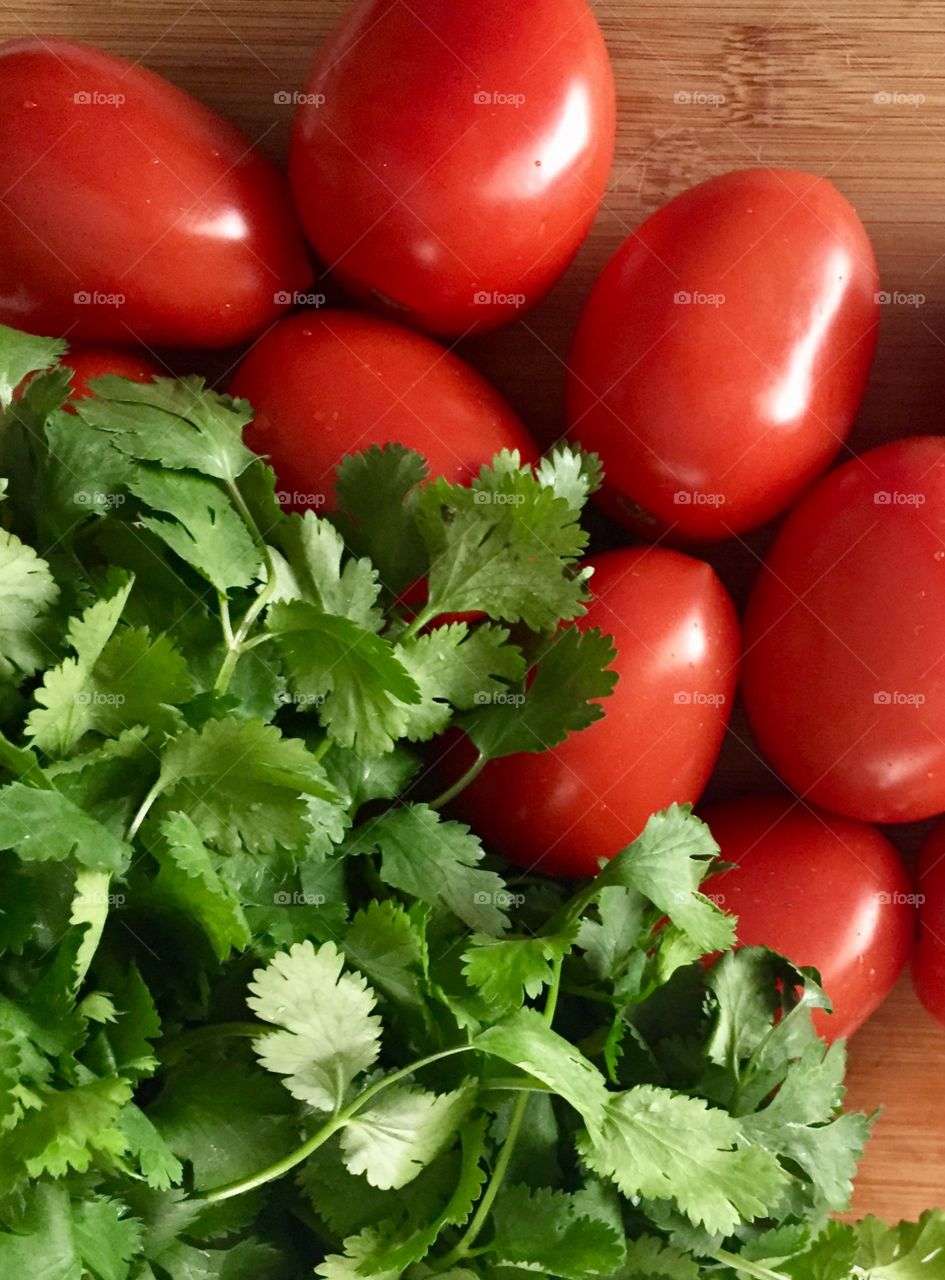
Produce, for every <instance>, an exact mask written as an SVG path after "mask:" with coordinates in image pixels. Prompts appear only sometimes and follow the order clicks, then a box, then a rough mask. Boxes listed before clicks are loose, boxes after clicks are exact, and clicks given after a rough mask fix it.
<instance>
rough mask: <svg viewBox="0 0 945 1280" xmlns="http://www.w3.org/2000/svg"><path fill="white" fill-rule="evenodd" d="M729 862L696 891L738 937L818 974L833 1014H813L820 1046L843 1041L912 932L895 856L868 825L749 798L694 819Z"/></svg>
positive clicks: (885, 991) (885, 989)
mask: <svg viewBox="0 0 945 1280" xmlns="http://www.w3.org/2000/svg"><path fill="white" fill-rule="evenodd" d="M701 817H703V818H704V819H705V821H706V822H707V823H708V825H709V828H710V830H711V832H712V834H713V836H714V837H715V839H716V840H717V841H718V844H719V848H720V849H721V851H722V858H723V859H724V860H725V861H726V862H733V863H735V864H736V865H735V866H734V868H733V869H732V870H731V871H719V872H717V873H716V874H715V875H714V876H710V877H709V879H708V880H707V881H706V882H705V884H704V885H703V892H704V893H707V894H710V895H712V896H713V897H714V898H715V899H716V900H717V901H718V902H719V904H720V905H721V906H723V907H724V909H725V910H726V911H730V912H732V914H733V915H736V916H738V940H739V942H740V943H742V944H743V945H745V946H752V947H770V948H771V949H772V950H773V951H778V952H780V953H781V955H784V956H787V958H788V959H789V960H791V961H793V962H794V964H796V965H812V966H813V967H814V968H815V969H817V970H819V972H820V976H821V978H822V980H823V985H824V990H825V991H826V993H827V995H828V996H829V997H830V1000H831V1002H832V1004H833V1013H832V1014H828V1013H827V1012H826V1011H825V1010H822V1009H817V1010H815V1011H814V1023H815V1025H816V1027H817V1030H818V1032H819V1033H820V1034H821V1035H822V1036H824V1038H825V1039H827V1040H839V1039H841V1038H842V1037H846V1036H851V1035H852V1034H853V1033H854V1031H856V1030H857V1029H858V1028H859V1027H861V1026H862V1025H863V1023H864V1022H865V1021H866V1019H867V1018H868V1017H870V1015H871V1014H873V1013H875V1012H876V1010H877V1009H878V1008H879V1006H880V1005H881V1004H882V1002H883V1001H884V1000H885V999H886V997H887V996H888V995H889V993H890V991H891V990H892V989H893V987H894V986H895V985H896V981H897V980H898V978H899V976H900V974H901V973H902V971H903V969H904V967H905V965H906V961H907V960H908V959H909V952H910V950H911V948H912V940H913V937H914V936H915V906H914V903H915V897H914V894H913V892H912V885H911V883H910V881H909V876H908V875H907V873H906V869H905V867H904V866H903V863H902V859H901V858H900V856H899V854H898V852H897V851H896V849H895V848H894V847H893V845H892V844H891V843H890V842H889V841H888V840H887V839H886V837H885V836H884V835H883V834H882V833H881V832H879V831H877V830H876V828H875V827H871V826H868V825H867V824H866V823H864V822H852V821H851V820H850V819H849V818H837V817H835V816H834V815H833V814H829V813H824V812H822V811H821V810H817V809H808V808H805V807H804V806H803V805H801V804H799V803H798V802H797V801H796V800H794V799H792V798H791V797H783V796H749V797H747V798H745V799H743V800H733V801H730V802H729V803H727V804H719V805H714V806H711V807H709V808H708V809H706V810H705V812H704V813H702V814H701Z"/></svg>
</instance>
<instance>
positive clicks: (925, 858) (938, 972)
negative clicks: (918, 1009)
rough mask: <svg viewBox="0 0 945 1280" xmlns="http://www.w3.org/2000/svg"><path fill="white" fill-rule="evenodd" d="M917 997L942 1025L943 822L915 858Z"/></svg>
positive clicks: (944, 1009) (944, 986)
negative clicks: (917, 891)
mask: <svg viewBox="0 0 945 1280" xmlns="http://www.w3.org/2000/svg"><path fill="white" fill-rule="evenodd" d="M912 978H913V981H914V982H915V989H916V991H917V992H918V993H919V998H920V1000H921V1001H922V1003H923V1004H924V1005H925V1007H926V1009H928V1011H929V1013H931V1014H932V1015H933V1017H936V1018H938V1020H939V1022H943V1023H945V823H939V825H938V826H937V827H936V828H935V830H934V831H933V832H932V834H931V835H930V836H929V838H928V840H927V842H926V844H925V847H924V848H923V850H922V856H921V857H920V858H919V940H918V942H917V944H916V949H915V952H914V954H913V957H912Z"/></svg>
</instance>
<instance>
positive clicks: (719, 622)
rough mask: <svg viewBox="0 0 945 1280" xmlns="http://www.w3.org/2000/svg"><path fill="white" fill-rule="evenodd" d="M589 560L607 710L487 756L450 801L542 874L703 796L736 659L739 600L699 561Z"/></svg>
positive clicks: (589, 869) (592, 617)
mask: <svg viewBox="0 0 945 1280" xmlns="http://www.w3.org/2000/svg"><path fill="white" fill-rule="evenodd" d="M588 563H590V564H591V565H593V567H594V576H593V578H592V579H591V590H592V591H593V593H594V600H593V602H592V603H591V604H590V606H589V608H588V611H587V614H586V616H585V617H584V618H582V619H580V620H579V621H578V623H577V624H576V625H577V626H579V627H580V628H582V629H586V628H589V627H598V628H599V629H600V630H601V631H603V632H604V633H606V634H608V635H612V636H613V637H614V641H615V644H616V648H617V659H616V661H615V663H614V669H615V670H616V671H617V672H618V674H619V680H618V683H617V686H616V689H615V691H614V693H613V694H612V695H611V697H609V698H607V699H605V700H604V702H603V707H604V712H605V714H604V717H603V719H601V720H598V721H597V722H596V723H595V724H593V725H591V727H590V728H589V729H585V730H583V731H582V732H580V733H572V734H571V735H570V736H569V737H568V738H567V739H566V740H565V741H564V742H563V743H562V744H561V745H560V746H558V747H553V748H551V749H550V750H549V751H545V752H542V753H540V754H535V755H526V754H522V755H515V756H508V757H506V758H505V759H502V760H495V761H492V762H491V763H490V764H488V765H486V767H485V769H484V770H483V771H482V773H480V775H479V777H478V778H477V779H476V780H475V781H474V782H473V783H472V785H471V786H469V787H467V788H466V790H465V791H463V792H462V793H461V795H460V796H459V798H458V800H457V801H456V802H455V803H454V805H453V810H454V811H455V813H456V814H457V816H459V817H461V818H462V819H463V820H464V821H466V822H468V823H469V824H470V825H471V826H472V827H473V829H474V830H475V831H476V832H477V833H478V834H479V835H480V836H482V837H483V840H484V841H485V843H486V845H487V847H490V848H493V849H495V850H496V851H497V852H499V853H502V854H504V855H505V857H507V858H508V859H509V860H510V861H512V862H516V863H518V864H519V865H520V866H523V867H526V868H528V869H531V870H538V871H543V872H547V873H549V874H551V875H561V876H588V875H593V874H594V873H595V872H596V871H597V869H598V866H599V863H600V860H601V859H603V858H611V857H613V855H614V854H615V853H618V852H619V851H620V850H621V849H622V848H623V847H624V846H625V845H627V844H629V843H630V841H631V840H633V839H634V838H635V837H636V836H637V835H639V833H640V831H641V830H642V829H643V827H644V826H645V824H646V820H647V818H649V816H650V814H651V813H653V812H654V811H655V810H657V809H661V808H663V807H664V806H665V805H668V804H671V803H672V802H673V801H679V802H685V801H696V800H698V798H699V795H700V794H701V792H702V789H703V787H704V786H705V784H706V782H707V781H708V778H709V774H710V773H711V771H712V767H713V765H714V764H715V760H716V757H717V756H718V753H719V749H720V747H721V744H722V738H723V736H724V734H725V726H726V724H727V721H728V714H729V708H730V705H731V700H732V695H733V693H734V689H735V678H736V668H737V665H738V645H739V641H738V622H737V620H736V617H735V611H734V609H733V606H732V603H731V600H730V599H729V597H728V595H727V593H726V591H725V589H724V587H723V586H722V584H721V583H720V582H719V580H718V579H717V578H716V576H715V574H714V573H713V571H712V569H711V568H710V567H709V566H708V565H707V564H705V563H703V562H702V561H699V560H694V559H692V558H691V557H689V556H685V555H681V554H680V553H678V552H675V551H666V550H662V549H653V548H632V549H622V550H618V551H608V552H604V553H603V554H601V555H598V556H594V557H592V558H591V559H590V561H589V562H588ZM462 755H463V752H462V751H457V752H456V754H455V756H452V753H451V757H448V759H447V766H448V767H449V766H450V765H451V764H452V766H453V767H458V762H459V761H460V759H461V757H462Z"/></svg>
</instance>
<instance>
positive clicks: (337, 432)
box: [230, 311, 538, 509]
mask: <svg viewBox="0 0 945 1280" xmlns="http://www.w3.org/2000/svg"><path fill="white" fill-rule="evenodd" d="M230 392H231V394H232V395H235V396H243V397H245V399H247V400H248V401H249V402H250V404H251V405H252V406H253V409H254V410H255V414H256V417H255V419H254V421H253V422H252V424H251V425H250V427H249V429H248V431H247V435H246V439H247V443H248V444H249V446H250V448H252V449H255V450H256V451H257V452H258V453H264V454H268V456H269V458H270V459H271V461H272V465H273V468H274V469H275V472H276V475H277V476H278V477H279V483H280V485H281V486H282V489H283V491H284V497H283V499H282V500H283V501H284V503H285V504H286V505H287V506H292V507H296V508H299V509H304V508H305V507H306V506H328V507H331V506H332V505H333V501H334V483H335V477H334V473H335V468H336V467H337V465H338V463H339V462H340V461H341V460H342V458H344V457H345V455H346V454H349V453H358V452H360V451H361V450H362V449H367V448H368V447H369V446H370V445H372V444H380V445H384V444H391V443H399V444H403V445H406V446H407V448H409V449H416V450H417V452H418V453H422V454H423V456H424V457H425V458H426V459H427V461H428V463H429V464H430V473H431V475H433V476H440V475H445V476H446V477H447V478H448V479H450V480H452V481H454V482H459V481H466V480H469V479H470V478H471V477H472V476H473V475H474V474H475V473H476V472H477V471H478V470H479V468H480V467H481V466H482V465H483V464H484V463H487V462H490V461H491V460H492V458H493V456H494V455H495V454H496V453H499V452H500V451H501V450H502V449H518V450H519V451H520V453H521V454H522V456H523V458H527V459H529V460H531V459H534V458H536V457H537V455H538V449H537V446H536V445H535V443H534V442H533V440H532V439H531V437H530V436H529V435H528V433H527V431H526V430H525V428H524V427H523V426H522V424H521V422H520V421H519V420H518V418H517V417H516V416H515V414H514V413H513V412H512V410H511V409H510V408H509V406H508V405H507V404H506V403H505V401H504V400H503V399H502V397H501V396H500V395H499V393H498V392H497V391H494V390H493V389H492V387H490V386H489V384H488V383H487V382H485V381H484V380H483V379H482V378H481V377H480V376H479V374H478V373H476V372H475V371H474V370H473V369H471V368H470V367H469V365H467V364H464V363H463V361H462V360H460V359H458V358H457V357H456V356H454V355H451V354H450V353H449V352H448V351H445V350H444V349H443V347H441V346H440V345H439V343H436V342H433V341H432V340H431V339H430V338H424V337H421V336H420V335H419V334H416V333H412V332H411V331H410V330H408V329H401V328H400V327H399V326H397V325H394V324H390V323H389V322H388V321H386V320H378V319H376V318H375V317H374V316H366V315H360V314H358V313H357V312H354V311H319V312H317V313H315V312H308V313H304V312H303V313H301V314H299V315H297V316H292V317H291V319H289V320H284V321H283V322H282V323H281V324H279V325H277V326H276V327H275V328H274V329H271V330H270V332H269V333H267V334H266V336H265V337H264V338H262V339H261V340H260V341H259V342H257V343H256V345H255V346H254V347H253V349H252V351H250V353H249V355H248V356H247V357H246V359H245V360H244V361H243V363H242V365H240V367H239V369H238V370H237V372H236V375H235V377H234V379H233V382H232V385H231V387H230Z"/></svg>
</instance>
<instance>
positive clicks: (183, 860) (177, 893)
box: [153, 813, 252, 960]
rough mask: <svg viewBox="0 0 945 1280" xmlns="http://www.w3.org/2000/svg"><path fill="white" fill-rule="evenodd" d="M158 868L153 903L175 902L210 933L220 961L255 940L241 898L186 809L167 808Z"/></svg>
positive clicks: (158, 854)
mask: <svg viewBox="0 0 945 1280" xmlns="http://www.w3.org/2000/svg"><path fill="white" fill-rule="evenodd" d="M153 852H154V856H155V858H156V859H157V862H158V866H159V871H158V874H157V877H156V879H155V880H154V885H153V894H154V900H155V902H158V903H160V902H168V903H171V904H172V905H173V906H174V907H175V908H176V909H177V910H179V911H181V912H182V913H183V914H184V915H187V916H189V917H190V918H191V919H193V920H195V921H196V922H197V923H198V924H199V925H200V927H201V928H202V929H203V930H204V931H205V932H206V934H207V937H208V938H209V940H210V942H211V944H212V946H213V949H214V952H215V953H216V956H217V959H218V960H225V959H226V958H227V956H229V954H230V952H231V951H234V950H239V951H242V950H245V949H246V948H247V947H248V946H249V945H250V942H251V940H252V939H251V935H250V931H249V925H248V924H247V923H246V916H245V914H244V912H243V908H242V906H241V905H240V901H239V898H238V897H237V896H236V894H235V893H234V892H233V890H232V889H231V888H230V886H229V885H228V884H227V883H226V881H225V880H223V879H221V877H220V876H219V874H218V873H217V869H216V867H215V865H214V862H213V858H212V857H211V855H210V852H209V850H208V849H207V847H206V845H205V844H204V842H203V840H202V839H201V838H200V832H199V831H198V830H197V828H196V826H195V825H194V823H193V822H192V821H191V820H190V818H188V816H187V815H186V814H185V813H169V814H168V815H167V817H166V818H165V819H164V821H163V822H162V823H161V840H160V841H159V842H158V843H157V845H156V846H155V849H154V851H153Z"/></svg>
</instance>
